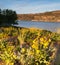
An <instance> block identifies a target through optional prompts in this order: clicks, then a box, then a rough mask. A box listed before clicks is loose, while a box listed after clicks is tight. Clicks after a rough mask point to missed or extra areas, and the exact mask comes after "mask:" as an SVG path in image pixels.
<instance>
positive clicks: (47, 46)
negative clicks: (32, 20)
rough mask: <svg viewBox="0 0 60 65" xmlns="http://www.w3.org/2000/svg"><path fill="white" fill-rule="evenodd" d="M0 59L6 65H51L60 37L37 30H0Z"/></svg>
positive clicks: (12, 28) (2, 28) (8, 28)
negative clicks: (55, 45)
mask: <svg viewBox="0 0 60 65" xmlns="http://www.w3.org/2000/svg"><path fill="white" fill-rule="evenodd" d="M0 31H2V32H0V59H2V60H3V61H5V63H6V65H14V64H22V65H50V64H51V63H50V62H51V61H52V60H53V58H54V57H52V56H53V55H52V54H53V53H54V52H55V51H54V47H53V46H51V45H53V44H54V43H55V42H58V41H59V40H60V35H59V34H56V33H52V32H50V31H46V30H40V29H35V28H29V29H27V28H14V27H5V28H4V27H1V28H0Z"/></svg>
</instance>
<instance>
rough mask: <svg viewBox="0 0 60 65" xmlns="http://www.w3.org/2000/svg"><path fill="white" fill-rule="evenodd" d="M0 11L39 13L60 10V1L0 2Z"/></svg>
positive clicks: (27, 0)
mask: <svg viewBox="0 0 60 65" xmlns="http://www.w3.org/2000/svg"><path fill="white" fill-rule="evenodd" d="M0 8H1V9H13V10H15V11H16V12H17V13H20V14H26V13H39V12H46V11H52V10H60V0H0Z"/></svg>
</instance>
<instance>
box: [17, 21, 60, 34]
mask: <svg viewBox="0 0 60 65" xmlns="http://www.w3.org/2000/svg"><path fill="white" fill-rule="evenodd" d="M17 26H20V27H27V28H30V27H35V28H41V29H44V30H50V31H52V32H57V33H60V23H59V22H33V21H18V25H17Z"/></svg>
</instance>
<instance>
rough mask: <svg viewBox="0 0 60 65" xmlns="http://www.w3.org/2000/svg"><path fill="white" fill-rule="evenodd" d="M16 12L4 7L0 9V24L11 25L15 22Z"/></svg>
mask: <svg viewBox="0 0 60 65" xmlns="http://www.w3.org/2000/svg"><path fill="white" fill-rule="evenodd" d="M16 20H17V14H16V12H15V11H12V10H8V9H4V10H1V9H0V25H11V24H17V22H16Z"/></svg>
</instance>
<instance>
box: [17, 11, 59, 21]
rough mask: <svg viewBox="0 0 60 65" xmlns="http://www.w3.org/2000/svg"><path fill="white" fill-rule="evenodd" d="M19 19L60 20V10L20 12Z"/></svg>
mask: <svg viewBox="0 0 60 65" xmlns="http://www.w3.org/2000/svg"><path fill="white" fill-rule="evenodd" d="M18 20H30V21H31V20H32V21H44V22H46V21H48V22H60V10H57V11H51V12H45V13H36V14H18Z"/></svg>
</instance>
